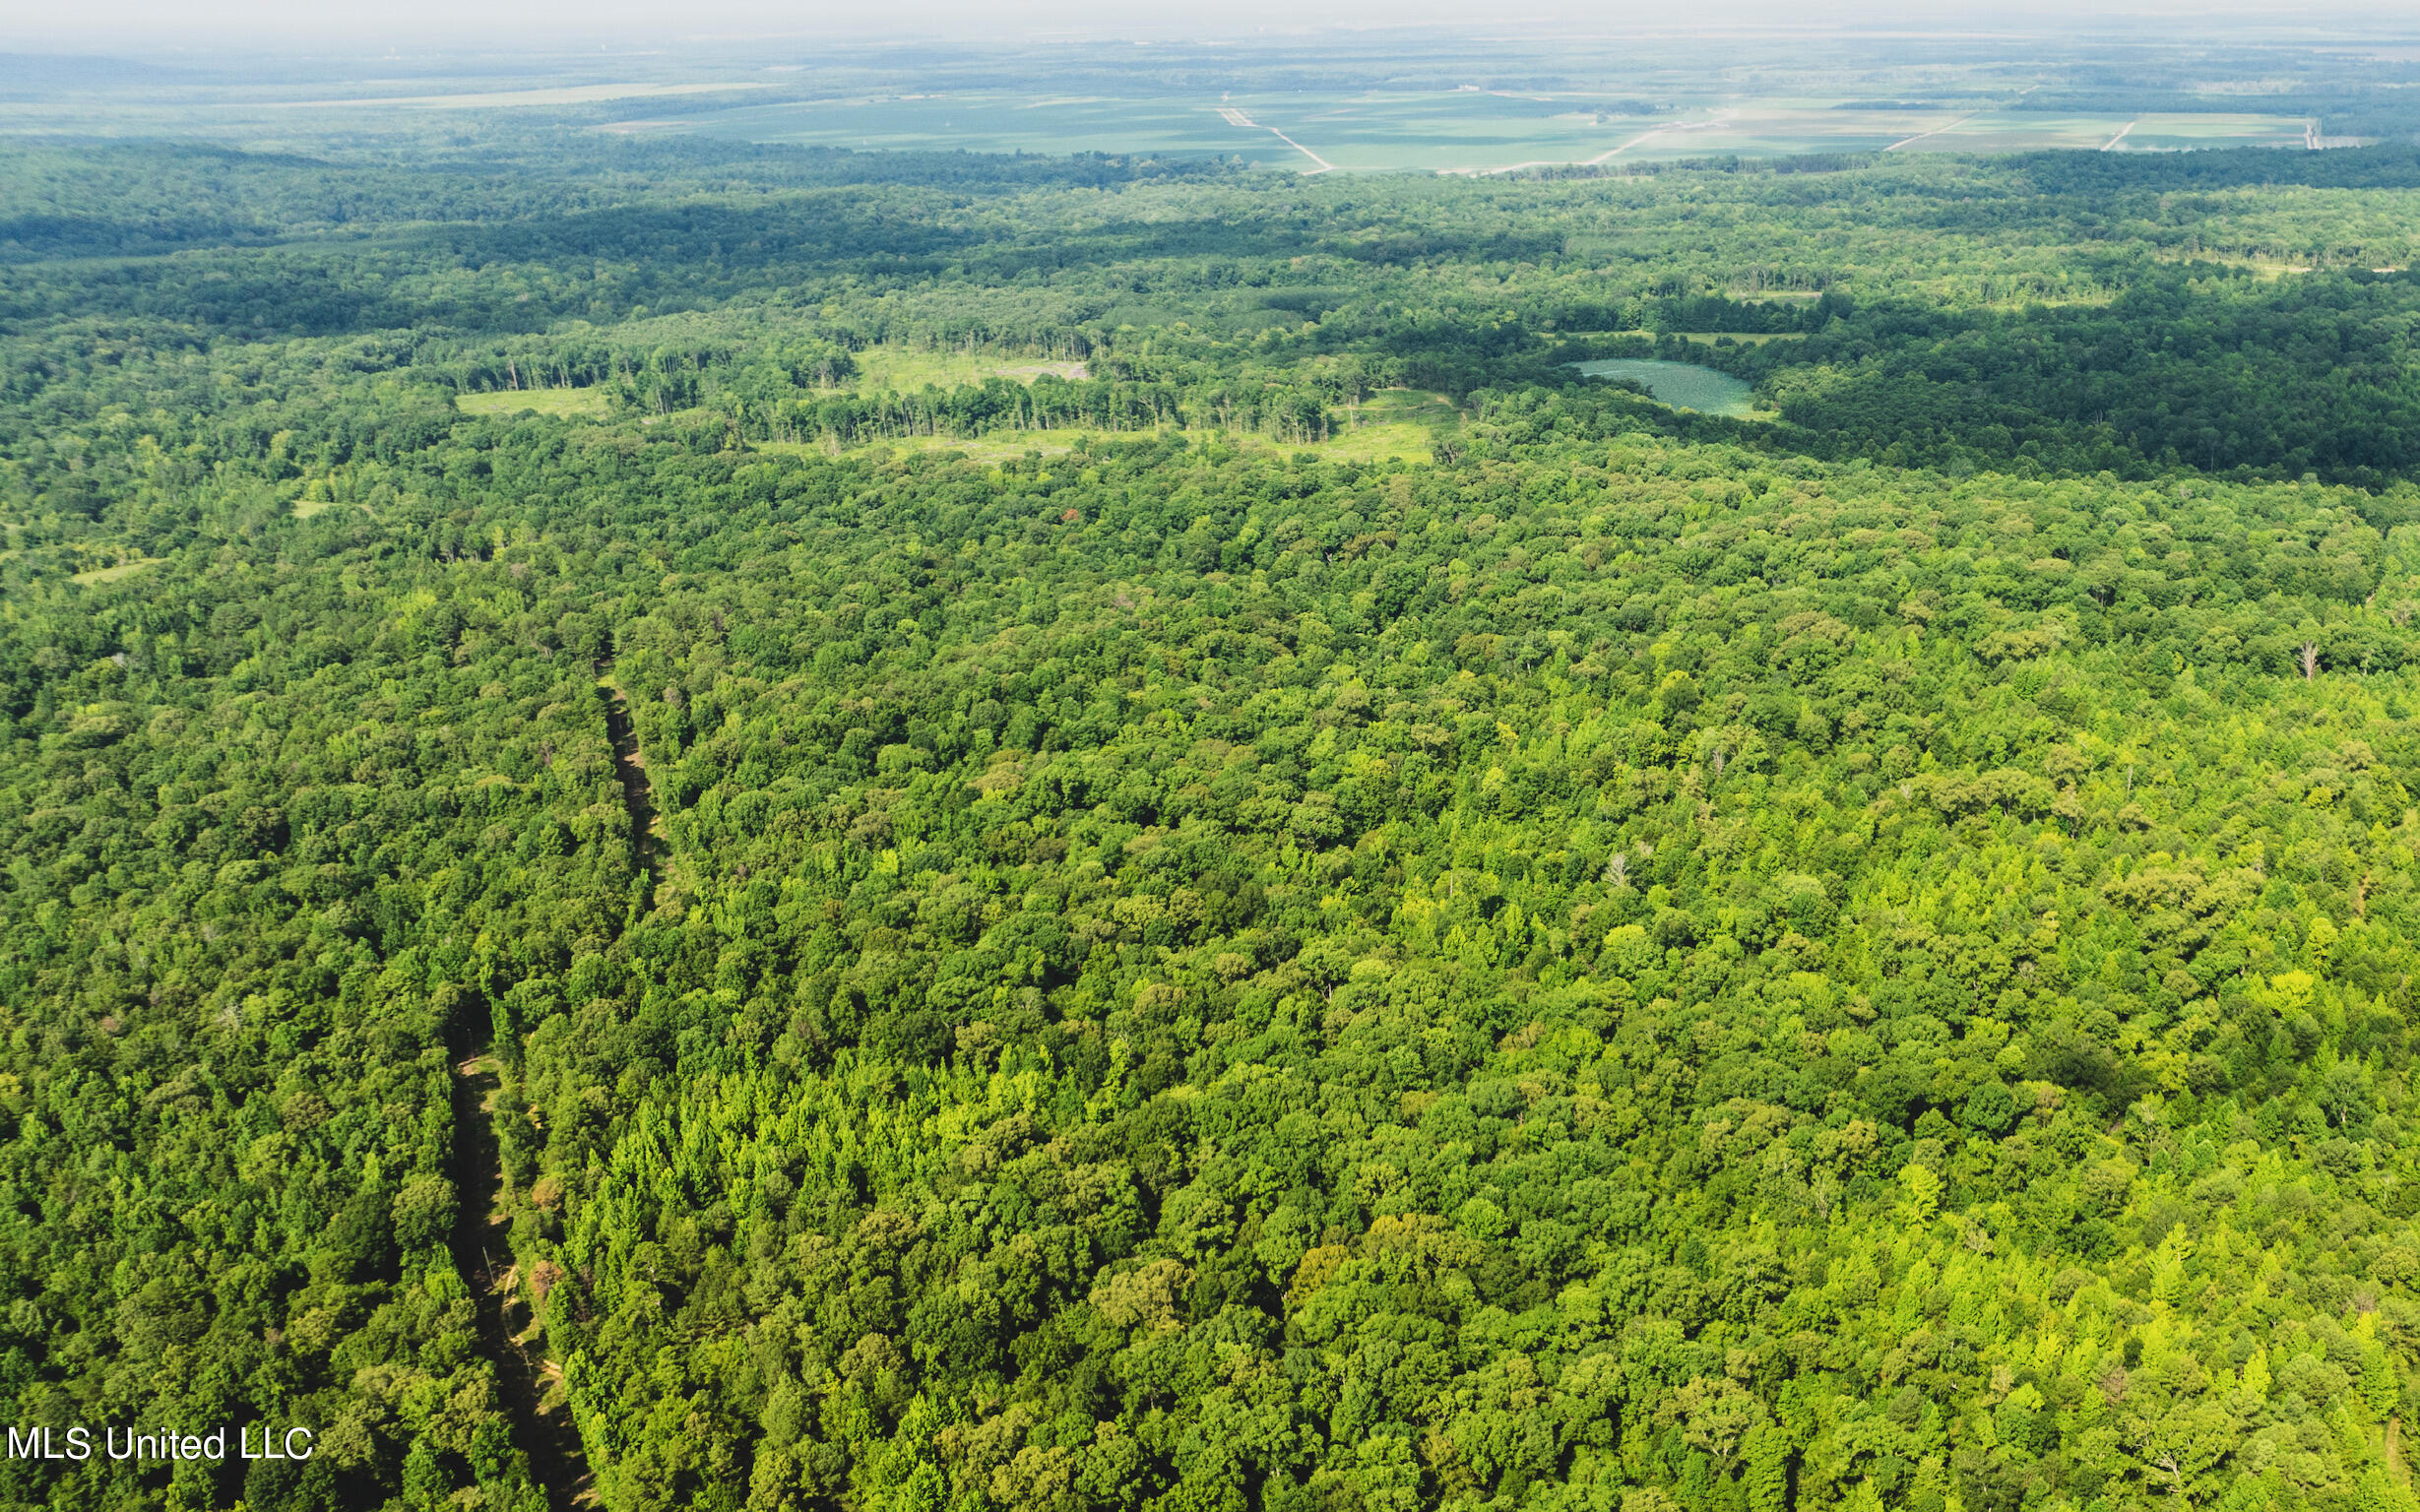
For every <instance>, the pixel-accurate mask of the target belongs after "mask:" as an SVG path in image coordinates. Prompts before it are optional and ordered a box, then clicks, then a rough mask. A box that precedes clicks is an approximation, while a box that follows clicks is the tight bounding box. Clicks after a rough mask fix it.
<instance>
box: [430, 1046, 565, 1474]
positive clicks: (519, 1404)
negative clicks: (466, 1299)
mask: <svg viewBox="0 0 2420 1512" xmlns="http://www.w3.org/2000/svg"><path fill="white" fill-rule="evenodd" d="M503 1072H504V1068H503V1067H502V1065H500V1064H499V1063H498V1062H497V1060H496V1058H495V1056H494V1055H493V1054H492V1053H490V1052H489V1050H488V1048H487V1047H486V1046H485V1045H481V1046H479V1047H478V1048H476V1049H474V1050H473V1051H472V1052H471V1053H470V1054H469V1055H467V1056H465V1057H464V1058H462V1059H461V1060H459V1061H457V1062H455V1065H454V1078H453V1081H454V1198H455V1207H454V1238H453V1245H454V1264H455V1268H456V1269H458V1270H459V1271H461V1273H462V1276H463V1279H464V1280H465V1281H467V1282H469V1283H470V1284H471V1294H472V1297H473V1300H474V1301H475V1302H476V1303H477V1305H478V1342H479V1351H480V1353H481V1354H483V1355H486V1356H487V1357H488V1358H489V1359H490V1360H492V1361H494V1363H495V1367H496V1394H497V1395H498V1396H500V1397H501V1398H503V1401H504V1411H505V1416H506V1418H508V1419H510V1421H511V1422H512V1425H513V1444H514V1446H515V1447H516V1448H518V1449H520V1451H521V1452H522V1453H523V1454H524V1455H526V1456H528V1458H529V1462H530V1475H531V1477H532V1479H534V1480H535V1481H537V1482H538V1484H539V1487H540V1488H541V1490H543V1491H544V1492H545V1493H546V1504H547V1506H549V1507H550V1508H552V1509H553V1512H579V1509H582V1508H589V1507H595V1506H597V1505H598V1500H597V1496H596V1493H595V1491H594V1490H593V1489H592V1486H591V1480H590V1476H589V1470H588V1456H587V1453H586V1451H585V1450H583V1449H582V1447H581V1445H580V1434H579V1430H578V1429H577V1428H575V1427H574V1426H573V1425H572V1420H571V1405H570V1404H569V1403H568V1402H566V1401H564V1400H563V1398H562V1395H561V1393H560V1392H559V1391H557V1392H555V1393H554V1395H553V1397H552V1400H551V1401H550V1400H549V1399H548V1388H549V1387H550V1386H552V1385H553V1384H554V1382H555V1381H556V1380H558V1379H559V1378H560V1371H559V1369H558V1368H557V1367H556V1366H555V1364H554V1362H553V1361H552V1360H549V1359H547V1358H545V1357H544V1355H542V1354H541V1353H540V1352H539V1351H538V1350H536V1349H534V1348H532V1346H531V1344H530V1340H531V1338H532V1337H533V1336H535V1335H536V1334H537V1332H538V1330H537V1326H536V1322H535V1320H534V1319H532V1318H531V1317H530V1316H529V1308H528V1307H527V1306H526V1305H524V1303H523V1302H522V1299H521V1274H520V1268H519V1267H518V1266H516V1265H515V1264H513V1258H512V1250H511V1246H510V1244H509V1243H508V1242H507V1237H508V1235H507V1230H506V1224H507V1222H508V1215H507V1214H506V1212H505V1209H504V1203H503V1200H502V1199H503V1194H504V1161H503V1151H502V1148H501V1146H500V1145H499V1143H498V1141H497V1139H496V1131H495V1119H496V1105H495V1103H496V1093H497V1092H498V1091H499V1090H500V1089H501V1088H502V1086H503V1084H504V1078H503Z"/></svg>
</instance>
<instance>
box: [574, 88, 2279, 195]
mask: <svg viewBox="0 0 2420 1512" xmlns="http://www.w3.org/2000/svg"><path fill="white" fill-rule="evenodd" d="M2005 104H2006V100H2005V99H2003V100H2000V101H1989V102H1978V103H1975V104H1957V103H1954V102H1953V103H1944V104H1941V105H1938V106H1928V105H1910V104H1906V103H1902V102H1890V103H1886V104H1869V103H1863V102H1859V101H1854V100H1841V99H1830V98H1810V97H1801V96H1790V97H1779V98H1733V99H1707V100H1698V101H1696V102H1687V101H1683V102H1676V103H1675V104H1673V105H1672V106H1671V107H1670V108H1668V109H1664V110H1660V111H1656V112H1654V113H1648V114H1642V113H1639V111H1640V106H1639V105H1638V103H1637V102H1636V101H1631V100H1623V101H1614V100H1610V99H1605V98H1598V97H1593V96H1589V95H1568V94H1546V93H1540V94H1523V93H1520V92H1517V91H1490V90H1478V89H1461V90H1452V91H1416V92H1415V91H1360V92H1350V93H1341V94H1335V95H1321V94H1315V93H1308V92H1305V93H1292V94H1252V95H1234V94H1223V93H1222V94H1214V93H1211V92H1209V91H1204V92H1203V93H1201V94H1200V95H1150V96H1137V97H1129V98H1119V97H1112V96H1105V95H1047V94H1017V93H1010V92H997V93H979V92H953V93H936V94H929V95H912V94H911V95H869V96H861V97H857V98H837V99H814V100H786V101H767V102H765V103H762V104H755V103H750V104H743V105H736V106H732V107H731V108H728V109H722V110H708V111H702V112H698V113H694V114H684V115H681V116H678V117H672V118H663V119H637V120H627V121H622V122H619V123H617V124H616V125H615V126H614V127H613V128H611V129H614V130H618V131H623V132H631V133H644V132H655V131H662V132H699V133H703V134H706V135H711V136H717V137H730V138H739V139H744V140H747V141H752V142H786V143H800V144H808V145H816V146H826V147H849V148H892V149H936V150H955V149H964V150H968V151H976V152H1012V151H1014V152H1029V153H1076V152H1103V153H1147V154H1158V155H1163V156H1188V155H1200V156H1213V155H1234V156H1238V157H1242V158H1245V159H1246V160H1248V161H1251V162H1255V163H1259V164H1262V165H1265V166H1271V167H1291V168H1295V169H1298V170H1300V171H1303V172H1306V173H1324V172H1356V171H1359V172H1369V171H1382V170H1402V169H1425V170H1428V171H1432V172H1442V173H1474V174H1486V173H1504V172H1511V171H1516V170H1520V169H1524V168H1543V167H1560V166H1565V165H1569V164H1575V163H1581V164H1594V165H1598V166H1605V165H1609V164H1614V163H1620V162H1625V161H1640V160H1651V159H1671V158H1704V157H1716V156H1727V155H1740V156H1748V157H1776V156H1785V155H1790V154H1798V153H1811V152H1974V153H2006V152H2020V151H2026V150H2030V149H2037V148H2075V149H2081V150H2086V151H2090V150H2097V149H2103V148H2107V149H2110V150H2113V151H2118V152H2133V151H2147V152H2158V151H2177V150H2181V149H2185V148H2201V147H2246V146H2273V147H2294V148H2299V147H2301V146H2303V145H2304V143H2305V141H2306V137H2307V128H2308V124H2309V123H2308V122H2307V121H2306V120H2305V119H2304V118H2303V117H2300V116H2283V115H2259V114H2244V113H2224V114H2221V113H2211V114H2198V115H2176V114H2170V115H2144V116H2141V117H2139V118H2136V117H2133V116H2128V115H2123V114H2116V113H2110V114H2098V113H2081V114H2057V113H2051V112H2031V111H2024V110H2014V109H2007V108H2004V107H2003V106H2005Z"/></svg>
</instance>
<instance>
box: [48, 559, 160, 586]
mask: <svg viewBox="0 0 2420 1512" xmlns="http://www.w3.org/2000/svg"><path fill="white" fill-rule="evenodd" d="M161 560H162V559H161V558H159V557H157V556H138V557H135V558H134V559H132V560H131V561H123V562H120V563H118V564H117V565H116V566H114V567H89V568H87V569H85V570H84V571H82V572H79V573H76V574H74V575H73V576H72V577H71V578H70V581H71V582H76V583H82V584H85V585H87V586H88V587H89V586H91V585H92V584H95V583H115V582H116V581H117V580H118V579H120V578H131V577H133V576H134V575H135V574H136V573H138V572H141V571H142V570H143V569H144V568H146V567H157V566H159V563H160V561H161Z"/></svg>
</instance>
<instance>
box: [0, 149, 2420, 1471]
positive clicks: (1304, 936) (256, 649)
mask: <svg viewBox="0 0 2420 1512" xmlns="http://www.w3.org/2000/svg"><path fill="white" fill-rule="evenodd" d="M2416 194H2420V159H2415V158H2414V157H2413V155H2412V153H2411V151H2410V150H2408V149H2403V148H2391V147H2388V148H2378V149H2371V150H2364V151H2361V152H2350V153H2330V154H2314V155H2264V154H2260V153H2228V154H2208V155H2196V156H2194V157H2191V158H2155V159H2135V158H2109V157H2095V158H2085V157H2079V156H2036V157H2028V158H2008V159H1950V158H1930V159H1905V158H1839V159H1829V160H1799V161H1792V162H1784V163H1779V164H1773V163H1766V164H1755V163H1731V164H1700V165H1693V166H1683V167H1668V168H1663V169H1659V170H1658V171H1655V172H1652V173H1627V174H1622V175H1616V176H1573V175H1552V176H1549V175H1539V176H1534V177H1523V176H1513V177H1508V178H1502V179H1497V180H1488V181H1467V180H1459V179H1450V180H1449V179H1430V178H1417V177H1401V178H1391V177H1390V178H1348V177H1345V176H1342V175H1336V176H1319V177H1313V178H1304V179H1295V178H1290V177H1280V176H1277V175H1270V174H1259V173H1250V172H1245V171H1242V169H1240V168H1238V167H1237V166H1236V165H1234V164H1231V163H1222V162H1215V161H1193V162H1176V161H1160V160H1153V159H1145V158H1056V159H1042V158H1002V159H987V158H975V157H969V156H966V155H948V154H935V155H929V156H923V157H904V158H890V157H860V156H855V155H849V154H840V153H828V152H822V153H806V152H787V151H778V150H772V149H760V148H739V147H722V146H716V145H713V144H708V143H701V142H694V141H635V142H615V141H601V140H599V139H597V138H595V137H593V136H587V135H575V134H571V133H564V134H561V135H559V136H550V135H547V134H545V133H543V132H538V133H531V132H527V131H524V132H522V133H520V134H519V135H518V136H516V137H514V138H512V139H511V140H497V141H494V142H485V141H479V142H474V143H472V144H470V145H467V146H466V145H462V144H454V145H451V146H448V147H445V148H444V150H442V151H439V150H437V149H435V148H431V149H430V150H429V151H428V152H427V153H425V154H423V155H421V156H419V157H412V156H410V155H402V156H399V155H395V154H388V153H379V152H371V151H364V150H360V149H359V148H357V147H355V146H348V145H346V144H341V143H339V144H331V145H329V146H327V147H326V148H325V150H324V151H302V150H295V149H289V150H287V151H285V152H282V153H279V154H274V155H273V154H267V153H260V154H248V153H236V152H231V151H229V150H225V149H222V148H216V147H212V148H201V147H185V146H174V145H158V144H142V143H116V144H96V145H84V144H73V143H68V144H54V145H10V146H7V147H4V148H0V531H4V532H5V540H0V857H4V858H5V859H4V864H0V935H4V938H5V949H4V950H0V984H4V985H0V1014H5V1016H6V1025H7V1029H8V1035H7V1038H6V1049H5V1052H0V1186H4V1187H5V1190H6V1192H7V1193H8V1199H9V1200H8V1203H7V1205H6V1208H5V1215H4V1216H0V1293H5V1300H6V1307H5V1310H4V1312H0V1420H5V1421H7V1422H10V1423H14V1424H20V1425H33V1424H51V1425H55V1426H59V1427H62V1428H63V1427H64V1426H65V1425H67V1424H71V1423H78V1422H84V1423H93V1424H100V1423H103V1422H107V1423H113V1424H117V1425H120V1426H125V1425H129V1424H137V1423H140V1424H145V1425H154V1424H156V1425H160V1426H166V1425H170V1424H197V1425H199V1424H213V1423H220V1422H224V1423H228V1424H252V1425H257V1424H260V1423H264V1422H276V1423H280V1424H285V1423H289V1422H290V1423H296V1424H302V1425H305V1426H308V1427H309V1428H310V1429H312V1430H313V1432H314V1433H315V1434H316V1443H317V1444H318V1446H319V1452H318V1453H317V1454H316V1455H315V1456H314V1457H313V1458H312V1459H310V1460H308V1461H304V1462H273V1461H256V1462H252V1463H249V1464H246V1463H242V1462H237V1461H229V1462H226V1463H223V1464H211V1463H206V1462H200V1461H187V1462H184V1463H180V1464H177V1465H174V1466H173V1467H170V1466H165V1465H155V1466H147V1467H142V1468H133V1467H128V1466H123V1465H113V1464H109V1463H106V1462H105V1461H97V1460H96V1461H94V1462H91V1463H84V1464H65V1463H44V1462H39V1461H25V1460H7V1461H0V1497H4V1498H6V1499H7V1500H8V1501H9V1502H10V1503H11V1504H15V1505H27V1506H48V1507H57V1508H71V1507H73V1508H87V1507H89V1508H96V1509H97V1508H104V1507H105V1508H125V1507H200V1506H224V1505H231V1504H235V1503H237V1502H240V1503H241V1504H242V1505H244V1506H246V1507H248V1508H251V1509H253V1512H287V1509H295V1512H300V1509H306V1508H310V1509H317V1508H358V1509H364V1512H366V1509H384V1508H390V1507H392V1508H408V1509H414V1512H416V1509H422V1508H430V1509H433V1508H438V1507H448V1506H451V1507H478V1508H493V1509H500V1512H538V1509H540V1508H541V1507H545V1506H548V1505H549V1504H550V1503H551V1504H553V1505H556V1506H568V1505H571V1504H572V1497H573V1494H574V1492H575V1490H578V1489H580V1488H581V1487H582V1486H583V1485H585V1487H586V1491H587V1492H588V1493H590V1494H593V1495H594V1496H595V1497H596V1498H597V1499H598V1500H600V1501H601V1502H602V1504H603V1505H604V1506H605V1507H606V1508H608V1509H610V1512H644V1509H656V1508H674V1507H681V1508H692V1507H702V1508H729V1509H732V1512H741V1509H746V1512H809V1509H848V1512H891V1509H897V1512H940V1509H950V1512H1009V1509H1027V1508H1049V1509H1053V1512H1082V1509H1091V1508H1100V1509H1110V1508H1136V1507H1148V1508H1153V1509H1158V1512H1193V1509H1203V1512H1209V1509H1218V1512H1247V1509H1264V1508H1265V1509H1270V1512H1280V1509H1283V1512H1294V1509H1304V1512H1308V1509H1314V1508H1316V1509H1323V1512H1325V1509H1335V1512H1345V1509H1359V1508H1368V1509H1372V1512H1376V1509H1390V1512H1392V1509H1406V1512H1408V1509H1414V1508H1444V1507H1456V1508H1477V1507H1482V1506H1485V1507H1490V1508H1500V1509H1505V1512H1510V1509H1515V1508H1538V1509H1565V1508H1568V1509H1580V1508H1590V1509H1599V1508H1602V1509H1620V1512H1676V1509H1688V1512H1771V1509H1776V1508H1790V1507H1799V1508H1821V1507H1831V1506H1845V1507H1855V1508H1860V1509H1866V1508H1882V1507H1892V1508H1898V1507H1906V1508H1916V1509H1923V1512H1948V1509H1953V1508H1955V1509H1967V1512H1985V1509H2014V1508H2018V1507H2026V1508H2042V1509H2053V1508H2055V1509H2061V1512H2086V1509H2103V1512H2118V1509H2122V1508H2137V1507H2139V1508H2150V1507H2163V1508H2164V1507H2172V1506H2193V1507H2210V1506H2218V1507H2226V1508H2230V1509H2250V1508H2256V1507H2299V1508H2311V1509H2330V1512H2333V1509H2346V1512H2351V1509H2355V1508H2361V1509H2372V1508H2404V1507H2410V1506H2412V1505H2414V1501H2415V1498H2414V1495H2413V1492H2412V1490H2411V1488H2410V1487H2409V1485H2408V1481H2409V1471H2408V1467H2407V1464H2406V1458H2405V1456H2406V1453H2407V1451H2406V1449H2405V1448H2404V1447H2403V1445H2404V1442H2405V1440H2404V1437H2403V1434H2404V1429H2405V1426H2406V1424H2407V1423H2408V1422H2410V1421H2411V1420H2412V1419H2413V1418H2414V1414H2415V1412H2420V1107H2416V1106H2415V1105H2414V1099H2413V1094H2412V1088H2411V1083H2410V1072H2411V1067H2412V1061H2413V1055H2414V1051H2415V1048H2420V1035H2416V1034H2415V1030H2414V1026H2413V1019H2412V991H2411V988H2412V979H2411V978H2412V969H2413V967H2412V963H2413V961H2414V960H2415V949H2416V948H2420V801H2416V800H2415V798H2414V795H2413V790H2412V789H2413V787H2414V785H2415V783H2420V738H2416V734H2415V732H2416V730H2420V725H2415V719H2420V627H2415V626H2414V624H2413V618H2414V614H2415V612H2416V611H2420V486H2416V484H2420V476H2416V474H2415V466H2416V465H2420V456H2415V454H2414V453H2413V452H2412V450H2411V446H2412V443H2411V441H2410V439H2409V432H2410V431H2411V429H2412V411H2413V410H2414V409H2415V407H2416V406H2420V373H2416V372H2415V369H2414V363H2413V354H2412V352H2411V351H2410V349H2409V347H2410V343H2411V340H2412V338H2411V331H2412V328H2413V325H2414V322H2415V319H2416V318H2420V285H2415V284H2414V282H2413V280H2412V277H2411V275H2410V274H2409V273H2408V272H2407V271H2405V269H2406V268H2407V266H2408V264H2409V262H2410V258H2411V253H2412V250H2413V249H2412V241H2413V239H2414V233H2413V231H2412V230H2411V226H2412V224H2413V223H2414V222H2413V220H2412V210H2413V208H2414V196H2415V195H2416ZM2379 270H2386V271H2379ZM1625 354H1629V355H1661V356H1665V357H1668V358H1680V359H1687V360H1691V361H1696V362H1701V363H1706V364H1711V365H1714V366H1717V367H1721V368H1723V369H1724V370H1726V371H1731V372H1735V373H1737V374H1739V375H1740V376H1743V377H1746V378H1749V379H1751V380H1752V381H1753V382H1754V383H1755V384H1756V386H1757V394H1758V396H1759V399H1760V401H1761V402H1762V403H1763V404H1764V406H1765V409H1764V410H1761V411H1760V412H1759V413H1758V414H1757V416H1756V417H1752V418H1749V419H1738V418H1724V417H1720V416H1712V415H1701V414H1694V413H1690V412H1687V411H1679V410H1673V409H1671V408H1669V407H1667V406H1664V405H1660V404H1658V403H1656V402H1654V401H1653V400H1652V399H1651V398H1649V397H1648V396H1646V395H1645V394H1643V393H1641V392H1640V391H1639V390H1638V389H1637V388H1636V387H1635V386H1627V385H1619V384H1607V383H1598V382H1592V381H1590V380H1586V379H1583V378H1581V377H1579V376H1578V374H1577V373H1576V372H1575V370H1574V369H1573V368H1572V366H1571V365H1570V364H1572V363H1574V362H1576V361H1579V360H1582V359H1584V358H1588V357H1593V356H1600V355H1625ZM1407 437H1408V438H1409V439H1406V438H1407ZM491 1216H492V1217H493V1218H494V1219H495V1222H493V1223H490V1222H489V1219H490V1217H491ZM566 1419H568V1421H566Z"/></svg>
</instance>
